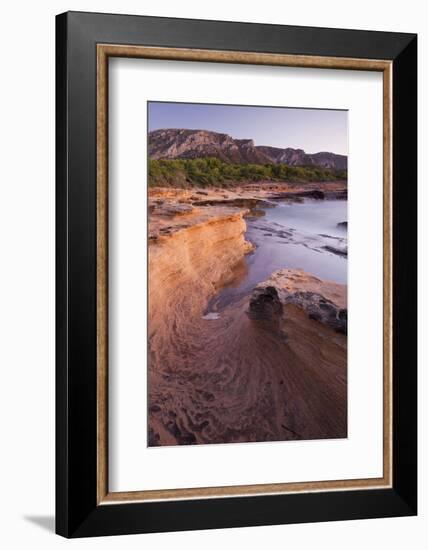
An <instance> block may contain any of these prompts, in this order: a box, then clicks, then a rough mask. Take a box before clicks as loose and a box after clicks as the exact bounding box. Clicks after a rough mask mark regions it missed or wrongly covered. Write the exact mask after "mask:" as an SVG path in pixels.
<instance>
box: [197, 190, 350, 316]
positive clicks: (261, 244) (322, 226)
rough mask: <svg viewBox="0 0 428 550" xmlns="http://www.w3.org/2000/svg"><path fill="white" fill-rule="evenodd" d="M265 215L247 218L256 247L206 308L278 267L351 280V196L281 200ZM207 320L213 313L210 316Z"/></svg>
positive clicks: (250, 238)
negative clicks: (346, 223)
mask: <svg viewBox="0 0 428 550" xmlns="http://www.w3.org/2000/svg"><path fill="white" fill-rule="evenodd" d="M263 210H264V212H265V215H264V216H262V217H258V218H251V217H250V218H247V232H246V239H247V240H248V241H250V242H252V243H253V244H254V245H255V246H256V249H255V251H254V252H252V253H251V254H248V255H247V256H246V258H245V260H244V262H245V265H244V266H240V270H239V271H240V272H239V275H237V278H236V280H235V281H234V282H233V283H232V284H231V285H229V286H227V287H226V288H224V289H223V290H221V292H220V293H219V294H218V295H217V296H216V297H215V298H214V299H213V300H212V301H211V303H210V304H209V306H208V308H207V313H208V314H209V312H213V311H219V310H221V308H222V307H224V306H226V305H227V304H228V303H230V302H232V301H235V300H237V299H239V298H241V297H242V296H244V295H245V294H247V293H248V292H251V290H252V289H253V288H254V287H255V286H256V285H257V284H258V283H260V282H262V281H264V280H266V279H268V278H269V276H270V275H271V273H272V272H273V271H276V270H277V269H283V268H292V269H297V268H299V269H303V270H304V271H306V272H308V273H311V274H313V275H315V276H316V277H319V278H321V279H326V280H329V281H335V282H337V283H344V284H346V283H347V264H348V261H347V247H348V240H347V230H346V228H344V227H339V226H338V223H340V222H344V221H347V219H348V217H347V216H348V214H347V201H344V200H305V201H304V202H301V203H291V202H278V203H276V206H274V207H272V208H264V209H263ZM207 318H208V319H209V318H210V317H207Z"/></svg>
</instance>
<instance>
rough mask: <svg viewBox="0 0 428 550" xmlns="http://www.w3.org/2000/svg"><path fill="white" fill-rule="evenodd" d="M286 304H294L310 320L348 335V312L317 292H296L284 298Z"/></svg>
mask: <svg viewBox="0 0 428 550" xmlns="http://www.w3.org/2000/svg"><path fill="white" fill-rule="evenodd" d="M283 303H284V304H294V305H297V306H298V307H300V308H301V309H303V310H304V311H305V312H306V313H307V314H308V317H309V319H312V320H313V321H318V322H319V323H323V324H324V325H328V326H329V327H331V328H332V329H334V330H335V331H336V332H340V333H341V334H347V330H348V310H347V309H343V308H342V309H341V308H339V307H338V306H337V305H336V304H334V303H333V302H331V301H330V300H327V299H326V298H324V296H322V295H321V294H317V293H316V292H294V293H289V294H288V295H286V296H284V297H283Z"/></svg>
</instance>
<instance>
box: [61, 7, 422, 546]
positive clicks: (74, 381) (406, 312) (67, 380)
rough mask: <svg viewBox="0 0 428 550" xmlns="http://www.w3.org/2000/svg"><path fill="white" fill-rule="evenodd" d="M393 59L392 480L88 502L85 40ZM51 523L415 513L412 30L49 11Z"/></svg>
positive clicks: (90, 176) (88, 76)
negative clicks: (52, 123) (52, 34)
mask: <svg viewBox="0 0 428 550" xmlns="http://www.w3.org/2000/svg"><path fill="white" fill-rule="evenodd" d="M100 43H103V44H123V45H146V46H161V47H172V48H195V49H203V50H211V49H212V50H224V51H238V52H239V51H245V52H248V51H251V52H260V53H281V54H290V55H305V56H321V57H323V56H333V57H346V58H356V59H373V60H389V61H392V79H393V82H392V91H393V100H392V101H393V108H392V128H393V133H392V136H393V138H392V158H393V162H392V178H393V179H392V181H393V187H392V189H393V194H392V202H393V210H392V213H393V232H392V252H393V254H392V258H393V260H392V261H393V281H394V286H393V310H392V324H393V341H392V344H393V354H392V357H393V384H392V401H393V458H392V460H393V482H392V487H391V488H384V489H361V490H341V491H325V492H312V493H311V492H307V493H296V494H276V495H269V496H245V497H230V498H229V497H226V498H205V499H204V498H201V499H192V500H181V501H177V500H170V501H162V502H129V503H120V504H115V503H110V504H108V505H104V506H103V505H98V504H97V372H96V360H97V348H96V330H97V316H96V271H97V257H96V236H97V229H96V205H97V203H96V172H97V142H96V136H97V119H96V107H97V105H96V78H97V77H96V72H97V66H96V46H97V44H100ZM56 98H57V101H56V135H57V137H56V213H57V214H56V258H57V259H56V532H57V533H58V534H60V535H62V536H64V537H86V536H99V535H116V534H127V533H148V532H162V531H178V530H193V529H210V528H226V527H240V526H255V525H274V524H285V523H302V522H319V521H336V520H346V519H362V518H374V517H394V516H410V515H415V514H416V513H417V437H416V434H417V399H416V397H417V372H416V365H417V355H416V354H417V351H416V349H417V348H416V344H417V342H416V338H417V337H416V334H417V331H416V324H417V314H416V304H417V301H416V300H417V295H416V283H417V280H416V278H417V263H416V251H417V248H416V247H417V233H416V223H417V205H416V203H417V189H416V181H417V102H416V100H417V36H416V35H414V34H404V33H386V32H373V31H355V30H342V29H326V28H309V27H292V26H280V25H265V24H249V23H234V22H223V21H202V20H190V19H173V18H157V17H143V16H125V15H111V14H96V13H81V12H68V13H64V14H61V15H58V16H57V18H56Z"/></svg>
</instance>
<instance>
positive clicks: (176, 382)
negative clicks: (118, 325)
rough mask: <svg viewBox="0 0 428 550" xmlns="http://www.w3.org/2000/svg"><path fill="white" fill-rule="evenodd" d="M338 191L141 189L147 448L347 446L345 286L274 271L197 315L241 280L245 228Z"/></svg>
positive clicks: (333, 186)
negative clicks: (284, 207)
mask: <svg viewBox="0 0 428 550" xmlns="http://www.w3.org/2000/svg"><path fill="white" fill-rule="evenodd" d="M345 194H346V184H344V183H343V182H326V183H325V182H323V183H321V184H316V183H311V184H292V185H285V184H263V183H257V184H251V185H240V186H237V187H234V188H232V189H223V188H205V189H198V188H192V189H173V188H151V189H150V190H149V369H148V370H149V397H150V403H149V445H150V446H152V445H177V444H204V443H226V442H238V441H277V440H290V439H321V438H339V437H346V435H347V432H346V429H347V428H346V426H347V423H346V351H347V350H346V317H347V305H346V289H347V287H346V285H341V284H338V283H332V282H329V281H324V280H322V279H320V278H318V277H315V276H313V275H312V274H310V273H305V272H303V271H301V270H290V269H283V270H279V271H276V272H275V273H272V274H271V277H269V278H268V279H266V280H265V281H262V282H261V283H260V284H258V285H257V286H256V287H255V288H254V289H253V290H252V292H250V293H249V294H248V295H246V296H244V297H242V298H241V299H240V300H238V301H236V302H234V303H232V304H229V305H228V306H227V307H226V308H225V309H224V310H223V311H222V315H221V317H218V316H216V315H212V316H211V317H209V316H205V317H204V313H205V312H206V307H207V304H208V302H209V300H210V299H212V298H213V296H215V295H216V293H218V292H219V291H221V289H222V288H224V287H225V285H227V284H233V281H234V279H235V278H237V277H238V278H239V276H240V275H241V276H242V275H245V269H246V266H245V256H246V254H248V253H249V252H251V251H252V249H253V246H252V245H251V244H250V243H249V242H248V241H246V239H245V232H246V221H245V218H246V217H249V216H259V215H261V214H260V206H261V205H263V206H264V207H267V206H269V204H270V205H271V206H274V205H272V203H274V202H275V201H277V200H284V199H287V200H289V201H297V202H298V201H301V200H304V198H305V197H310V198H314V199H319V200H322V199H323V198H325V197H329V198H343V197H344V196H345Z"/></svg>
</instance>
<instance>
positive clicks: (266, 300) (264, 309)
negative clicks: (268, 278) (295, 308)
mask: <svg viewBox="0 0 428 550" xmlns="http://www.w3.org/2000/svg"><path fill="white" fill-rule="evenodd" d="M281 314H282V304H281V300H280V299H279V296H278V291H277V290H276V288H275V287H273V286H267V287H264V288H263V287H262V288H259V287H256V288H255V289H254V290H253V293H252V295H251V298H250V307H249V310H248V317H249V318H250V319H253V320H255V321H272V320H275V319H279V318H280V317H281Z"/></svg>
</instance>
